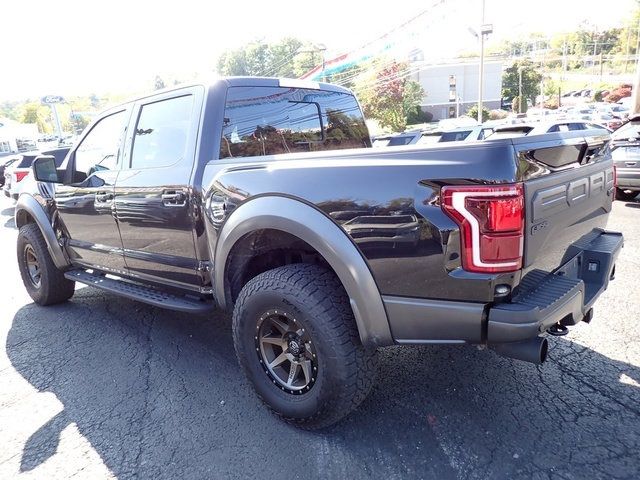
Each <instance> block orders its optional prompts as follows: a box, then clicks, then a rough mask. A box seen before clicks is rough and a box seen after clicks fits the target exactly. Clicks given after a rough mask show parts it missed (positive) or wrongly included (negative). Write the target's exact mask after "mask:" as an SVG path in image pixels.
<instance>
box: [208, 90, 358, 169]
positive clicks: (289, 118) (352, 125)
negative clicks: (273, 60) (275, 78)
mask: <svg viewBox="0 0 640 480" xmlns="http://www.w3.org/2000/svg"><path fill="white" fill-rule="evenodd" d="M370 146H371V139H370V137H369V132H368V130H367V127H366V124H365V122H364V117H363V115H362V112H361V111H360V107H359V106H358V103H357V102H356V100H355V98H354V97H353V95H350V94H348V93H344V92H336V91H330V90H313V89H304V88H286V87H261V86H260V87H258V86H256V87H229V89H228V90H227V100H226V105H225V113H224V120H223V129H222V139H221V143H220V158H232V157H252V156H264V155H277V154H281V153H299V152H315V151H322V150H340V149H346V148H363V147H370Z"/></svg>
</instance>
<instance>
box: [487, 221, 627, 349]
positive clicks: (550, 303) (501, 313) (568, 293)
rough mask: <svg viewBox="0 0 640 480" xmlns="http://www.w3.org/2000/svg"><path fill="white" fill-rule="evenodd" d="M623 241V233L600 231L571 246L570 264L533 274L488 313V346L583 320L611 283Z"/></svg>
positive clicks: (529, 336)
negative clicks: (513, 293)
mask: <svg viewBox="0 0 640 480" xmlns="http://www.w3.org/2000/svg"><path fill="white" fill-rule="evenodd" d="M623 242H624V239H623V237H622V234H621V233H617V232H605V231H600V232H597V234H596V235H594V236H593V237H591V238H588V239H586V240H584V241H582V242H579V243H575V244H574V245H572V246H571V249H570V251H569V252H570V253H571V255H572V256H571V258H570V260H568V261H567V262H565V263H564V264H563V265H562V266H561V267H560V268H558V269H557V270H556V271H555V272H553V273H552V274H549V273H547V272H541V271H533V272H529V273H528V274H527V275H526V276H525V277H524V278H523V280H522V283H521V284H520V293H519V294H518V296H517V297H515V298H514V299H513V300H512V301H511V302H510V303H502V304H498V305H496V306H494V307H492V308H490V309H489V314H488V327H487V342H488V343H505V342H517V341H520V340H525V339H528V338H531V337H535V336H537V335H539V334H540V333H542V332H544V331H546V330H547V329H548V328H549V327H551V326H552V325H554V324H556V323H561V324H563V325H575V324H576V323H578V322H580V321H581V320H583V319H584V318H585V316H586V315H588V314H589V311H590V310H591V308H592V307H593V304H594V303H595V301H596V299H597V298H598V297H599V296H600V294H601V293H602V292H603V291H604V290H605V289H606V288H607V286H608V285H609V281H610V279H611V278H612V277H613V273H614V270H615V262H616V259H617V258H618V254H619V253H620V250H621V248H622V245H623ZM589 318H590V317H589Z"/></svg>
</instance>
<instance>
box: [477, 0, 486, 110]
mask: <svg viewBox="0 0 640 480" xmlns="http://www.w3.org/2000/svg"><path fill="white" fill-rule="evenodd" d="M484 4H485V0H482V20H481V22H480V73H479V76H480V78H479V79H478V85H479V87H478V123H482V90H483V88H484V6H485V5H484Z"/></svg>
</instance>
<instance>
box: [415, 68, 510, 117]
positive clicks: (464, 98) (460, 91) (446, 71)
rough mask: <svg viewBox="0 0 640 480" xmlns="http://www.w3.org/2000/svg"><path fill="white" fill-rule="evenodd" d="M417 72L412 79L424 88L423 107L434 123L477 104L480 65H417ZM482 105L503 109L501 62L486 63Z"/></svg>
mask: <svg viewBox="0 0 640 480" xmlns="http://www.w3.org/2000/svg"><path fill="white" fill-rule="evenodd" d="M412 66H413V67H414V68H418V72H417V73H416V74H415V75H414V76H413V80H415V81H417V82H418V83H420V85H422V88H423V89H424V91H425V97H424V98H423V99H422V103H421V104H420V107H421V108H422V110H423V111H424V112H428V113H431V114H432V115H433V120H442V119H445V118H454V117H456V112H459V114H460V115H464V113H465V112H466V111H467V110H468V109H469V108H470V107H471V106H472V105H475V104H477V103H478V93H479V85H478V79H479V71H478V70H479V63H478V62H477V61H474V62H470V63H451V64H438V65H433V64H428V63H426V62H423V61H418V62H414V63H413V64H412ZM482 92H483V93H482V102H483V105H484V106H485V107H486V108H488V109H489V110H491V109H496V108H500V101H501V97H502V62H500V61H485V63H484V84H483V88H482Z"/></svg>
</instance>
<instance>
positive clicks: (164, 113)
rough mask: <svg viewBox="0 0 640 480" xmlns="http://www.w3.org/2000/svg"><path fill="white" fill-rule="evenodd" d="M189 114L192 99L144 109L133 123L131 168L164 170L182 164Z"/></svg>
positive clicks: (187, 98)
mask: <svg viewBox="0 0 640 480" xmlns="http://www.w3.org/2000/svg"><path fill="white" fill-rule="evenodd" d="M192 110H193V96H192V95H185V96H183V97H177V98H170V99H168V100H160V101H159V102H155V103H149V104H147V105H143V106H142V109H141V111H140V115H139V117H138V122H137V123H136V130H135V137H134V140H133V152H132V154H131V166H132V167H133V168H148V167H166V166H169V165H173V164H174V163H177V162H179V161H180V160H182V158H184V155H185V153H186V149H187V136H188V133H189V128H190V124H191V114H192Z"/></svg>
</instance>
